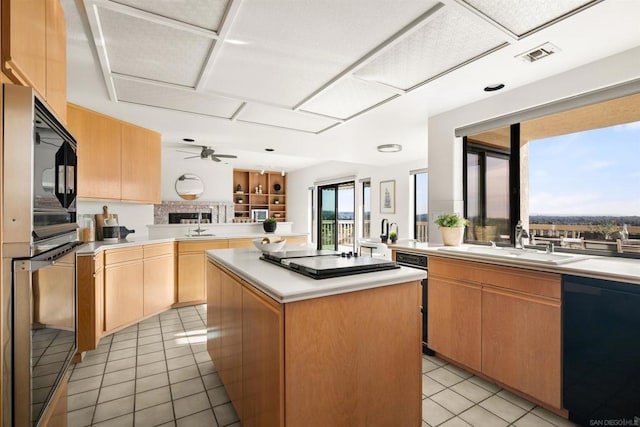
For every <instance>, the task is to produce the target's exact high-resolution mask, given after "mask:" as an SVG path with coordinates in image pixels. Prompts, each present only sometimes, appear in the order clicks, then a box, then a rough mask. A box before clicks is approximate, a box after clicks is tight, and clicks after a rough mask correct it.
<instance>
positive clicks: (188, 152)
mask: <svg viewBox="0 0 640 427" xmlns="http://www.w3.org/2000/svg"><path fill="white" fill-rule="evenodd" d="M176 151H177V152H178V153H187V154H193V155H195V154H197V153H194V152H193V151H184V150H176Z"/></svg>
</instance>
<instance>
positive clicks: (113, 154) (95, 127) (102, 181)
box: [67, 104, 121, 200]
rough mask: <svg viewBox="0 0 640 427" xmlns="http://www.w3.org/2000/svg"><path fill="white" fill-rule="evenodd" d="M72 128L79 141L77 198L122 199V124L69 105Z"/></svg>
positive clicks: (68, 118) (69, 122)
mask: <svg viewBox="0 0 640 427" xmlns="http://www.w3.org/2000/svg"><path fill="white" fill-rule="evenodd" d="M67 111H68V115H67V121H68V124H69V125H68V126H69V130H70V131H71V133H72V134H73V135H74V136H75V138H76V140H77V142H78V164H80V165H82V167H80V168H78V197H81V198H91V199H113V200H120V198H121V189H120V175H121V160H120V159H121V152H120V124H119V123H118V122H117V121H114V120H112V119H111V118H109V117H107V116H103V115H102V114H97V113H94V112H93V111H90V110H87V109H84V108H82V107H78V106H75V105H72V104H69V108H68V110H67Z"/></svg>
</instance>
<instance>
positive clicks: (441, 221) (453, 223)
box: [435, 214, 469, 228]
mask: <svg viewBox="0 0 640 427" xmlns="http://www.w3.org/2000/svg"><path fill="white" fill-rule="evenodd" d="M435 222H436V224H437V225H438V226H439V227H447V228H455V227H465V226H467V225H469V221H468V220H466V219H465V218H462V217H459V216H458V215H457V214H442V215H440V216H438V218H436V221H435Z"/></svg>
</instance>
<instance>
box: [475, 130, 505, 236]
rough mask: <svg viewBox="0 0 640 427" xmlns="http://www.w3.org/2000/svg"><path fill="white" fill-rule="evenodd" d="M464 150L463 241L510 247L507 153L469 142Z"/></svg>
mask: <svg viewBox="0 0 640 427" xmlns="http://www.w3.org/2000/svg"><path fill="white" fill-rule="evenodd" d="M465 148H466V150H465V152H466V154H465V163H466V166H465V171H466V177H465V214H464V215H465V217H466V218H467V219H468V220H469V226H468V227H467V229H466V233H467V235H466V240H468V241H481V242H488V241H493V242H496V243H504V244H509V243H510V241H511V231H510V229H511V219H510V217H511V210H510V197H509V193H510V192H509V166H510V165H509V159H510V155H509V152H508V151H504V150H500V149H498V148H494V147H490V146H487V145H481V144H477V143H470V142H468V140H467V142H466V143H465Z"/></svg>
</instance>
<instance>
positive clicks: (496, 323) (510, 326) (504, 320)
mask: <svg viewBox="0 0 640 427" xmlns="http://www.w3.org/2000/svg"><path fill="white" fill-rule="evenodd" d="M560 339H561V337H560V302H559V301H553V300H547V299H544V298H538V297H534V296H529V295H522V294H517V293H514V292H509V291H503V290H498V289H491V288H487V287H485V288H483V290H482V372H483V373H485V374H486V375H488V376H490V377H492V378H495V379H496V380H498V381H500V382H502V383H504V384H509V385H510V386H511V387H514V388H515V389H517V390H520V391H522V392H524V393H526V394H528V395H530V396H533V397H536V398H537V399H539V400H541V401H542V402H544V403H547V404H549V405H552V406H553V407H555V408H561V407H562V405H561V403H562V400H561V384H560V378H561V375H560V365H561V362H560V360H561V359H560V358H561V354H560V348H561V347H560ZM525 348H529V349H531V351H523V349H525Z"/></svg>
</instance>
